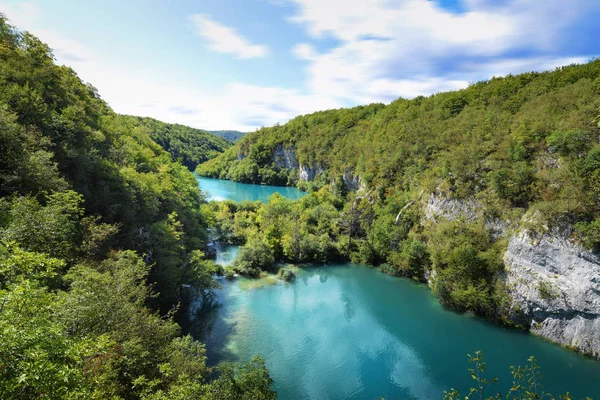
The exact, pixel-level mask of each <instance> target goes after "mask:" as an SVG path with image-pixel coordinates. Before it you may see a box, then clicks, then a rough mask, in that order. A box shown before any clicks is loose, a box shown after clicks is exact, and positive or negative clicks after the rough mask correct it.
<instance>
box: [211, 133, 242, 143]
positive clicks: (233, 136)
mask: <svg viewBox="0 0 600 400" xmlns="http://www.w3.org/2000/svg"><path fill="white" fill-rule="evenodd" d="M207 132H208V133H212V134H213V135H217V136H221V137H222V138H223V139H225V140H227V141H229V142H232V143H235V142H237V141H238V140H240V139H241V138H242V137H243V136H244V135H245V134H246V132H240V131H207Z"/></svg>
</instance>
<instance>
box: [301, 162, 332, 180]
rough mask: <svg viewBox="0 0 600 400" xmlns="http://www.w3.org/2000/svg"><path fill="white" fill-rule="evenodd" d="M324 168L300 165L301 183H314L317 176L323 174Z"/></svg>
mask: <svg viewBox="0 0 600 400" xmlns="http://www.w3.org/2000/svg"><path fill="white" fill-rule="evenodd" d="M323 171H325V170H324V169H323V167H321V166H320V165H303V164H300V174H299V175H298V177H299V178H300V180H301V181H312V180H314V179H315V176H317V175H319V174H322V173H323Z"/></svg>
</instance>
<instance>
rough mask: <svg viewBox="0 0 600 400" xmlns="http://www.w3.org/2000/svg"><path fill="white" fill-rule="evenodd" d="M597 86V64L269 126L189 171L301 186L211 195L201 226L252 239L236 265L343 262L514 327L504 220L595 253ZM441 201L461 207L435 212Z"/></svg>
mask: <svg viewBox="0 0 600 400" xmlns="http://www.w3.org/2000/svg"><path fill="white" fill-rule="evenodd" d="M599 94H600V60H594V61H591V62H589V63H587V64H584V65H571V66H567V67H561V68H558V69H556V70H555V71H551V72H542V73H537V72H532V73H525V74H520V75H515V76H512V75H511V76H507V77H504V78H492V79H490V80H488V81H483V82H478V83H475V84H472V85H471V86H469V87H468V88H466V89H464V90H459V91H456V92H448V93H439V94H435V95H432V96H430V97H417V98H415V99H412V100H405V99H398V100H396V101H394V102H392V103H391V104H389V105H387V106H386V105H383V104H371V105H368V106H360V107H355V108H351V109H340V110H329V111H322V112H317V113H314V114H310V115H305V116H300V117H297V118H294V119H292V120H291V121H290V122H288V123H287V124H284V125H280V126H274V127H270V128H263V129H261V130H259V131H257V132H254V133H250V134H248V135H246V136H244V137H243V138H242V139H241V140H240V141H239V142H238V143H237V144H236V145H235V146H233V147H231V148H229V149H227V150H226V151H225V152H224V153H223V154H221V155H219V156H218V157H216V158H214V159H212V160H210V161H208V162H206V163H204V164H201V165H199V166H198V168H197V169H196V172H197V173H198V174H200V175H205V176H209V177H215V178H222V179H232V180H236V181H240V182H250V183H262V184H275V185H292V186H293V185H297V186H298V187H299V188H302V189H304V190H307V191H308V192H309V194H308V195H307V196H306V197H304V198H303V199H301V200H298V201H297V202H295V203H294V202H291V201H288V200H285V199H283V198H281V197H277V196H276V197H274V198H272V199H271V200H270V202H269V203H268V204H264V205H263V204H259V203H254V204H252V203H242V204H232V203H222V204H211V205H210V206H204V207H211V211H213V212H214V213H215V217H214V220H213V221H209V224H212V225H214V226H215V227H216V229H217V230H218V231H219V232H220V234H221V235H222V237H223V238H225V239H226V240H229V241H231V242H233V243H240V244H244V245H245V246H244V247H243V248H242V250H241V252H240V259H239V260H238V262H237V263H236V268H237V270H238V271H239V272H243V273H248V274H251V275H256V274H257V273H258V271H259V270H262V269H268V268H269V267H270V266H271V265H272V264H273V263H274V262H277V261H286V262H295V263H298V262H300V263H308V262H328V261H333V260H338V259H344V260H351V261H354V262H360V263H366V264H369V265H373V266H377V267H379V268H380V269H381V270H382V271H385V272H387V273H390V274H393V275H401V276H406V277H410V278H413V279H416V280H418V281H423V282H425V281H427V282H429V284H430V286H431V288H432V291H433V293H434V294H435V295H436V296H437V298H438V299H439V300H440V301H441V302H442V304H444V305H446V306H448V307H451V308H454V309H457V310H464V311H474V312H476V313H477V314H480V315H484V316H486V317H488V318H490V319H493V320H496V321H498V322H500V323H503V324H507V325H517V326H521V325H523V324H522V322H521V321H520V319H519V316H518V315H515V310H514V309H511V308H510V304H509V298H508V297H507V288H506V287H505V285H504V283H503V280H502V279H501V275H502V273H503V270H504V265H503V261H502V256H503V254H504V252H505V250H506V246H507V242H508V241H507V238H508V237H510V234H511V232H517V231H519V230H527V231H528V232H531V233H532V234H534V236H535V235H536V234H537V235H541V234H543V233H545V232H554V231H560V232H566V233H567V234H568V235H570V236H571V237H572V238H573V239H574V240H575V241H577V242H579V243H580V244H582V245H583V246H584V247H586V248H588V249H589V250H591V251H596V252H597V251H599V250H600V208H599V204H600V125H599V123H600V122H599V117H598V114H599V113H600V112H599V111H598V110H600V96H599ZM448 203H449V204H452V205H454V206H455V207H456V208H457V209H459V210H461V212H460V213H459V214H460V215H450V216H448V215H444V213H443V209H440V207H441V206H440V204H448ZM257 238H258V239H257ZM539 290H540V293H541V294H544V295H545V296H552V295H553V293H552V290H548V288H546V287H540V288H539ZM516 311H518V310H516ZM523 327H524V328H526V326H523Z"/></svg>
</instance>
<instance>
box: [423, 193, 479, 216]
mask: <svg viewBox="0 0 600 400" xmlns="http://www.w3.org/2000/svg"><path fill="white" fill-rule="evenodd" d="M479 210H481V208H480V207H479V206H478V205H477V203H476V202H475V200H474V199H473V198H469V199H466V200H462V199H452V198H449V197H445V196H441V195H437V194H435V193H432V194H431V195H430V196H429V198H428V200H427V204H425V207H424V212H425V219H426V220H430V221H436V220H438V219H440V218H442V219H448V220H455V219H458V218H465V219H467V220H475V219H477V217H478V216H479V215H480V212H479Z"/></svg>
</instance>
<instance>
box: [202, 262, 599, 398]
mask: <svg viewBox="0 0 600 400" xmlns="http://www.w3.org/2000/svg"><path fill="white" fill-rule="evenodd" d="M296 273H297V279H296V281H295V282H293V283H289V284H287V283H286V284H284V283H280V284H277V285H272V286H266V287H263V288H261V289H253V290H243V289H242V287H243V286H244V285H241V284H240V282H236V281H234V282H225V283H224V287H223V289H222V290H221V291H219V292H218V296H217V299H216V301H217V302H218V303H219V304H220V306H214V307H209V308H206V309H203V313H204V312H207V313H208V314H207V315H204V314H201V315H200V314H199V316H198V318H202V319H204V322H202V323H199V324H198V325H194V326H195V329H205V332H204V333H203V334H202V335H203V336H197V337H202V338H204V339H205V342H206V343H207V348H208V351H209V353H208V357H209V361H210V362H211V363H212V364H214V363H215V362H217V361H240V362H245V361H248V360H249V359H251V358H252V356H254V355H255V354H257V353H258V354H261V355H262V356H263V358H264V359H265V361H266V364H267V367H268V368H269V371H270V372H271V376H272V377H273V379H274V380H275V389H276V390H277V392H278V394H279V398H280V399H284V400H285V399H323V398H327V399H363V398H380V397H385V398H388V399H396V398H401V399H435V398H441V396H442V393H443V391H444V390H448V389H450V388H451V387H456V388H457V389H460V390H461V391H462V392H464V393H465V392H467V391H468V388H469V387H470V386H471V380H470V377H469V376H468V372H467V368H468V367H469V366H468V364H467V362H466V353H468V352H473V351H475V350H477V349H483V350H484V352H486V353H487V357H488V360H489V361H490V362H489V363H488V370H489V371H490V376H499V377H500V378H501V385H500V386H498V387H497V388H496V390H502V391H504V392H506V388H507V387H508V384H509V383H510V380H509V379H510V377H508V376H507V375H508V374H509V371H508V366H509V365H511V364H518V363H523V362H524V361H525V360H526V359H527V357H528V356H529V355H531V354H535V355H536V357H538V359H539V360H540V363H541V364H542V366H543V367H544V373H545V375H546V376H547V377H549V378H548V379H547V380H546V382H545V384H546V387H547V388H548V389H550V390H551V391H553V392H555V393H558V392H560V393H562V392H564V391H566V389H568V388H570V390H571V391H573V390H579V392H581V393H579V392H578V393H576V394H577V395H578V396H579V395H580V394H581V396H583V395H596V396H597V395H598V393H594V391H596V392H598V387H597V385H596V380H595V379H596V377H597V376H599V373H600V363H594V362H593V361H592V362H591V363H587V360H585V359H583V358H581V357H579V356H577V355H576V354H573V353H569V352H567V351H565V350H564V349H561V348H559V347H557V346H553V345H551V344H549V343H547V342H544V341H541V340H538V339H536V338H533V337H531V335H524V334H521V333H518V332H514V331H508V330H504V329H501V328H498V327H496V326H493V325H490V324H488V323H486V322H485V321H482V320H480V319H478V318H474V317H469V316H465V315H458V314H455V313H451V312H447V311H446V310H444V309H442V308H441V307H439V305H438V304H437V303H436V302H435V300H433V299H432V297H431V294H430V292H429V291H428V290H427V288H425V287H423V286H419V285H416V284H413V283H411V282H409V281H405V280H400V279H397V278H392V277H388V276H385V275H383V274H379V273H377V272H375V271H373V270H372V269H369V268H366V267H363V266H357V265H349V264H346V265H344V266H337V267H336V266H328V267H317V268H308V269H300V270H298V271H297V272H296ZM242 283H243V282H242ZM211 313H212V314H211ZM215 314H218V316H217V317H215ZM206 331H208V332H206ZM198 334H199V333H198ZM194 335H197V334H194ZM490 394H491V392H490Z"/></svg>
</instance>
